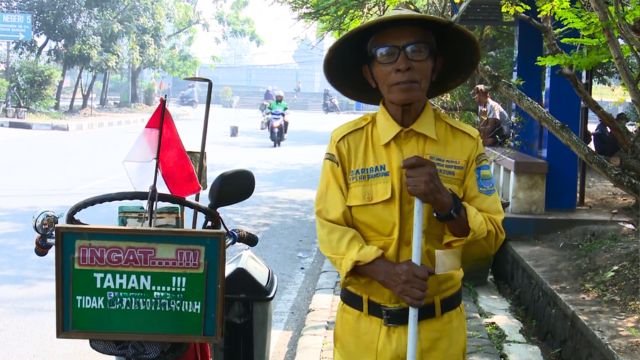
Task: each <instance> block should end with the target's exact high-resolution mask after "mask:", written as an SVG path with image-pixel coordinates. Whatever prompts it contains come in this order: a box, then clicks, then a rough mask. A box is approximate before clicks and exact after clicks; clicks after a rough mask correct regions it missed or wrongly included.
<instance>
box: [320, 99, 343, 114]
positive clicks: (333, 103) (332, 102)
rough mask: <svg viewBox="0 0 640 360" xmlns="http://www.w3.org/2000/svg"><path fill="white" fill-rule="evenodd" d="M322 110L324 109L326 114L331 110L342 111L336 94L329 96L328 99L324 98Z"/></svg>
mask: <svg viewBox="0 0 640 360" xmlns="http://www.w3.org/2000/svg"><path fill="white" fill-rule="evenodd" d="M322 111H324V113H325V114H328V113H330V112H337V113H339V112H340V105H339V104H338V99H336V98H335V97H334V96H331V97H329V98H328V99H326V100H324V101H323V102H322Z"/></svg>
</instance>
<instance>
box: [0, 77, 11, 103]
mask: <svg viewBox="0 0 640 360" xmlns="http://www.w3.org/2000/svg"><path fill="white" fill-rule="evenodd" d="M7 90H9V82H8V81H7V80H5V79H3V78H0V99H4V97H5V95H7Z"/></svg>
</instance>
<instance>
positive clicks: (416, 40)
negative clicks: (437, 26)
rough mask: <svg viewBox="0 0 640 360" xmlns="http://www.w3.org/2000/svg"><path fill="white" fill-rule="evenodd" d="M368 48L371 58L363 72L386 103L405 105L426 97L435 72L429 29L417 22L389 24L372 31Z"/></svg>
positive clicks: (434, 55) (433, 46) (433, 52)
mask: <svg viewBox="0 0 640 360" xmlns="http://www.w3.org/2000/svg"><path fill="white" fill-rule="evenodd" d="M367 50H368V51H369V54H370V55H371V60H370V62H369V64H367V65H364V66H363V70H362V71H363V74H364V76H365V78H366V79H367V81H368V82H369V84H370V85H371V86H373V87H376V88H378V90H379V91H380V93H381V94H382V97H383V99H384V101H385V103H387V104H394V105H398V106H405V105H410V104H413V103H422V102H424V101H426V98H427V92H428V91H429V86H430V85H431V82H432V81H433V80H434V79H435V77H436V75H437V69H436V68H437V66H436V64H437V60H436V58H437V55H436V48H435V40H434V37H433V35H432V34H431V32H429V31H427V30H425V29H423V28H420V27H417V26H400V27H395V28H389V29H386V30H382V31H381V32H379V33H377V34H375V35H374V36H373V37H372V38H371V40H370V41H369V45H368V49H367Z"/></svg>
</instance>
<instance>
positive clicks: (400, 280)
mask: <svg viewBox="0 0 640 360" xmlns="http://www.w3.org/2000/svg"><path fill="white" fill-rule="evenodd" d="M479 60H480V47H479V44H478V41H477V40H476V38H475V36H474V35H473V34H472V33H471V32H469V31H468V30H466V29H464V28H463V27H461V26H459V25H457V24H455V23H453V22H451V21H450V20H445V19H442V18H439V17H435V16H428V15H423V14H420V13H417V12H414V11H411V10H406V9H394V10H393V11H391V12H390V13H388V14H386V15H384V16H381V17H379V18H376V19H374V20H371V21H369V22H366V23H364V24H362V25H360V26H358V27H356V28H354V29H352V30H351V31H349V32H348V33H346V34H345V35H343V36H342V37H341V38H339V39H338V40H336V42H335V43H334V44H333V45H332V46H331V48H329V50H328V52H327V54H326V57H325V60H324V72H325V76H326V78H327V80H328V81H329V83H330V84H331V86H332V87H333V88H335V89H336V90H337V91H339V92H340V93H342V94H343V95H344V96H346V97H348V98H350V99H352V100H354V101H359V102H362V103H366V104H372V105H379V110H378V111H377V112H375V113H369V114H365V115H363V116H361V117H359V118H357V119H355V120H353V121H350V122H347V123H345V124H344V125H342V126H340V127H338V128H337V129H335V130H334V131H333V132H332V134H331V139H330V141H329V144H328V146H327V151H326V154H325V156H324V161H323V165H322V170H321V175H320V182H319V185H318V189H317V195H316V201H315V215H316V230H317V237H318V245H319V248H320V250H321V252H322V253H323V254H324V255H325V256H326V257H327V258H328V259H329V260H330V261H331V263H332V264H333V265H334V266H335V268H336V269H337V271H338V273H339V274H340V285H341V287H342V289H341V292H340V300H341V301H340V304H339V305H338V310H337V317H336V323H335V330H334V359H336V360H341V359H404V358H406V350H407V329H408V326H407V322H408V312H409V309H408V307H409V306H413V307H417V308H418V309H419V311H418V313H419V315H418V318H419V323H418V333H419V339H418V341H417V358H418V359H447V360H460V359H464V358H465V354H466V339H467V333H466V323H465V321H466V320H465V319H466V318H465V312H464V307H463V305H462V301H461V291H462V276H463V270H462V267H461V263H462V260H461V259H462V254H463V252H464V253H465V254H469V255H474V256H475V255H478V256H480V255H482V256H489V257H491V256H493V254H494V253H495V252H496V251H497V249H498V247H499V246H500V245H501V244H502V242H503V240H504V237H505V232H504V229H503V227H502V220H503V218H504V212H503V209H502V205H501V203H500V198H499V196H498V194H497V192H496V189H495V186H494V183H493V177H492V174H491V170H490V167H489V160H488V158H487V156H486V155H485V153H484V148H483V145H482V141H481V139H480V137H479V134H478V131H477V130H476V129H474V128H473V127H471V126H469V125H466V124H464V123H462V122H460V121H457V120H454V119H451V118H449V117H448V116H447V115H445V114H444V113H442V112H441V111H440V110H437V109H436V108H434V106H432V105H431V103H430V101H429V99H431V98H434V97H436V96H439V95H442V94H445V93H447V92H448V91H450V90H452V89H454V88H456V87H458V86H459V85H460V84H462V83H463V82H465V81H466V80H467V78H468V77H469V76H470V75H471V74H472V73H473V72H474V71H475V69H476V67H477V65H478V62H479ZM415 198H418V199H420V200H421V201H422V204H423V206H424V218H423V224H424V225H423V228H422V229H418V230H417V231H420V234H421V240H422V254H421V255H422V260H421V263H420V264H414V263H413V262H412V261H411V257H412V245H411V244H412V233H413V232H412V224H413V213H414V204H415V203H417V202H414V199H415Z"/></svg>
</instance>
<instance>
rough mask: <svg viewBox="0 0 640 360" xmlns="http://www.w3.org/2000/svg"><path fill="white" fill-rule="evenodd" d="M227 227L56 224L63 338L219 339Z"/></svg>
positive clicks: (58, 311)
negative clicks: (132, 226)
mask: <svg viewBox="0 0 640 360" xmlns="http://www.w3.org/2000/svg"><path fill="white" fill-rule="evenodd" d="M224 261H225V254H224V232H222V231H218V230H215V231H213V230H212V231H208V230H207V231H203V230H184V229H158V228H124V227H107V226H80V225H59V226H56V318H57V319H56V327H57V336H58V337H59V338H76V339H105V340H147V341H172V342H214V343H215V342H220V340H221V337H222V304H223V302H222V301H223V286H222V285H223V281H224Z"/></svg>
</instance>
